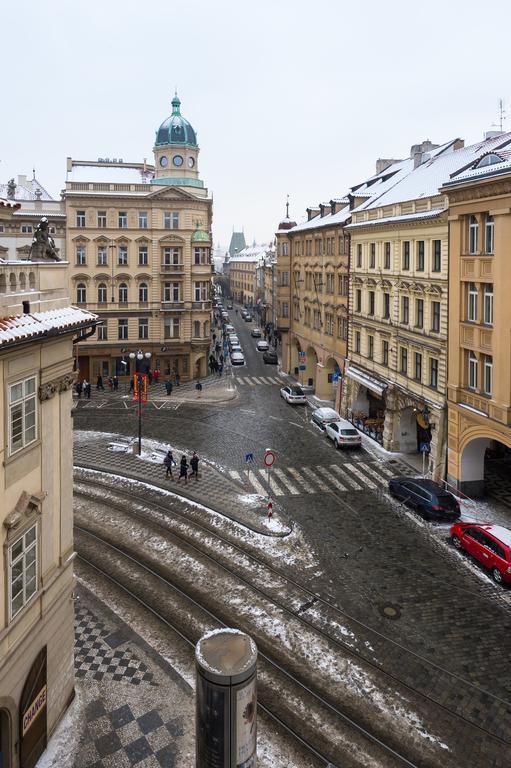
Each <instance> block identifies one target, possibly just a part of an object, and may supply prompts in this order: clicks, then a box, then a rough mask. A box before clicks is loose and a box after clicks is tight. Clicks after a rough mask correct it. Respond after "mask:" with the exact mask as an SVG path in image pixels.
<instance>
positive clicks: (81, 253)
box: [76, 245, 87, 267]
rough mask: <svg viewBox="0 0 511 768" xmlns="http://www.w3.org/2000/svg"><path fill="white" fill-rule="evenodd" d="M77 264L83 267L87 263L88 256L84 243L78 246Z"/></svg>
mask: <svg viewBox="0 0 511 768" xmlns="http://www.w3.org/2000/svg"><path fill="white" fill-rule="evenodd" d="M76 264H77V266H79V267H83V266H84V265H85V264H87V256H86V252H85V246H84V245H77V246H76Z"/></svg>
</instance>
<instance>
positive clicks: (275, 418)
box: [270, 416, 284, 421]
mask: <svg viewBox="0 0 511 768" xmlns="http://www.w3.org/2000/svg"><path fill="white" fill-rule="evenodd" d="M270 419H273V420H274V421H284V419H281V418H279V417H278V416H270Z"/></svg>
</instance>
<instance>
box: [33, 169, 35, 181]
mask: <svg viewBox="0 0 511 768" xmlns="http://www.w3.org/2000/svg"><path fill="white" fill-rule="evenodd" d="M32 179H33V180H35V168H32Z"/></svg>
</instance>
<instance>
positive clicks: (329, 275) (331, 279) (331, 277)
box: [283, 272, 335, 293]
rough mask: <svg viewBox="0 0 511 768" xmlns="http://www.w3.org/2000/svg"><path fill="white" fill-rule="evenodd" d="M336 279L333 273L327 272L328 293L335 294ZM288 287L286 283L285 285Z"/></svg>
mask: <svg viewBox="0 0 511 768" xmlns="http://www.w3.org/2000/svg"><path fill="white" fill-rule="evenodd" d="M334 278H335V275H334V273H333V272H327V275H326V292H327V293H333V292H334ZM283 284H284V285H286V283H283Z"/></svg>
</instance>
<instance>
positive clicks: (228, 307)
mask: <svg viewBox="0 0 511 768" xmlns="http://www.w3.org/2000/svg"><path fill="white" fill-rule="evenodd" d="M232 308H233V306H232V301H229V302H228V303H227V309H232Z"/></svg>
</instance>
